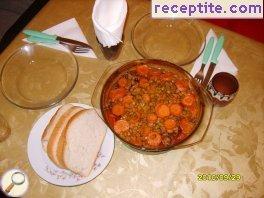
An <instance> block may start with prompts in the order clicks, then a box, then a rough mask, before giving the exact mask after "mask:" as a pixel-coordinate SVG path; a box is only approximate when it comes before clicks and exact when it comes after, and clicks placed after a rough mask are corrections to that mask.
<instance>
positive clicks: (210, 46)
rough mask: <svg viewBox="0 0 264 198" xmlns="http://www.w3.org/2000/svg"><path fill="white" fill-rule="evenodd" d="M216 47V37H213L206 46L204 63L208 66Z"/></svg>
mask: <svg viewBox="0 0 264 198" xmlns="http://www.w3.org/2000/svg"><path fill="white" fill-rule="evenodd" d="M213 46H214V37H213V36H212V37H211V38H210V40H209V42H208V43H207V44H206V46H205V50H204V54H203V60H202V63H203V64H205V65H206V63H207V62H208V60H209V58H210V55H211V53H212V49H213Z"/></svg>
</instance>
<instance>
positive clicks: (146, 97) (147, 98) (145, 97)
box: [142, 94, 150, 102]
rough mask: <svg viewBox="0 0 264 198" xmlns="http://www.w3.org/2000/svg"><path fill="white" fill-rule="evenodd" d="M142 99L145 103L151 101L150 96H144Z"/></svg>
mask: <svg viewBox="0 0 264 198" xmlns="http://www.w3.org/2000/svg"><path fill="white" fill-rule="evenodd" d="M142 98H143V100H144V101H145V102H149V101H150V96H149V95H148V94H143V95H142Z"/></svg>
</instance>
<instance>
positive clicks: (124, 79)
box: [117, 78, 127, 87]
mask: <svg viewBox="0 0 264 198" xmlns="http://www.w3.org/2000/svg"><path fill="white" fill-rule="evenodd" d="M117 83H118V85H119V86H120V87H125V86H126V85H127V79H126V78H120V79H119V80H118V82H117Z"/></svg>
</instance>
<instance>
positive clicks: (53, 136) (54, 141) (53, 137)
mask: <svg viewBox="0 0 264 198" xmlns="http://www.w3.org/2000/svg"><path fill="white" fill-rule="evenodd" d="M82 109H83V108H81V107H76V106H73V107H71V108H70V109H68V110H67V111H66V112H65V113H64V114H63V115H62V116H61V117H60V119H59V120H58V122H57V123H56V125H55V127H54V129H53V132H52V134H51V136H50V138H49V142H48V146H47V154H48V156H49V158H50V159H51V160H52V161H53V162H54V163H55V164H56V165H57V166H59V167H61V168H64V167H63V164H60V162H59V160H58V157H57V151H55V152H53V150H54V147H56V146H57V145H58V140H57V138H58V136H59V138H60V136H61V135H62V132H63V130H64V129H61V127H63V126H62V125H64V124H65V123H64V122H65V121H67V120H69V119H70V118H71V117H72V116H74V115H75V114H76V113H78V112H79V111H81V110H82ZM78 110H79V111H78ZM73 111H76V112H75V113H74V114H73V115H71V114H72V113H73ZM69 116H70V117H69ZM65 126H67V123H66V125H65ZM64 128H65V127H64ZM56 149H58V147H57V148H56Z"/></svg>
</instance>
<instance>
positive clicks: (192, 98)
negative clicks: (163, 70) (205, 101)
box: [182, 94, 195, 106]
mask: <svg viewBox="0 0 264 198" xmlns="http://www.w3.org/2000/svg"><path fill="white" fill-rule="evenodd" d="M194 102H195V96H194V95H193V94H187V95H186V96H185V97H184V98H183V99H182V104H183V105H185V106H192V105H193V104H194Z"/></svg>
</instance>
